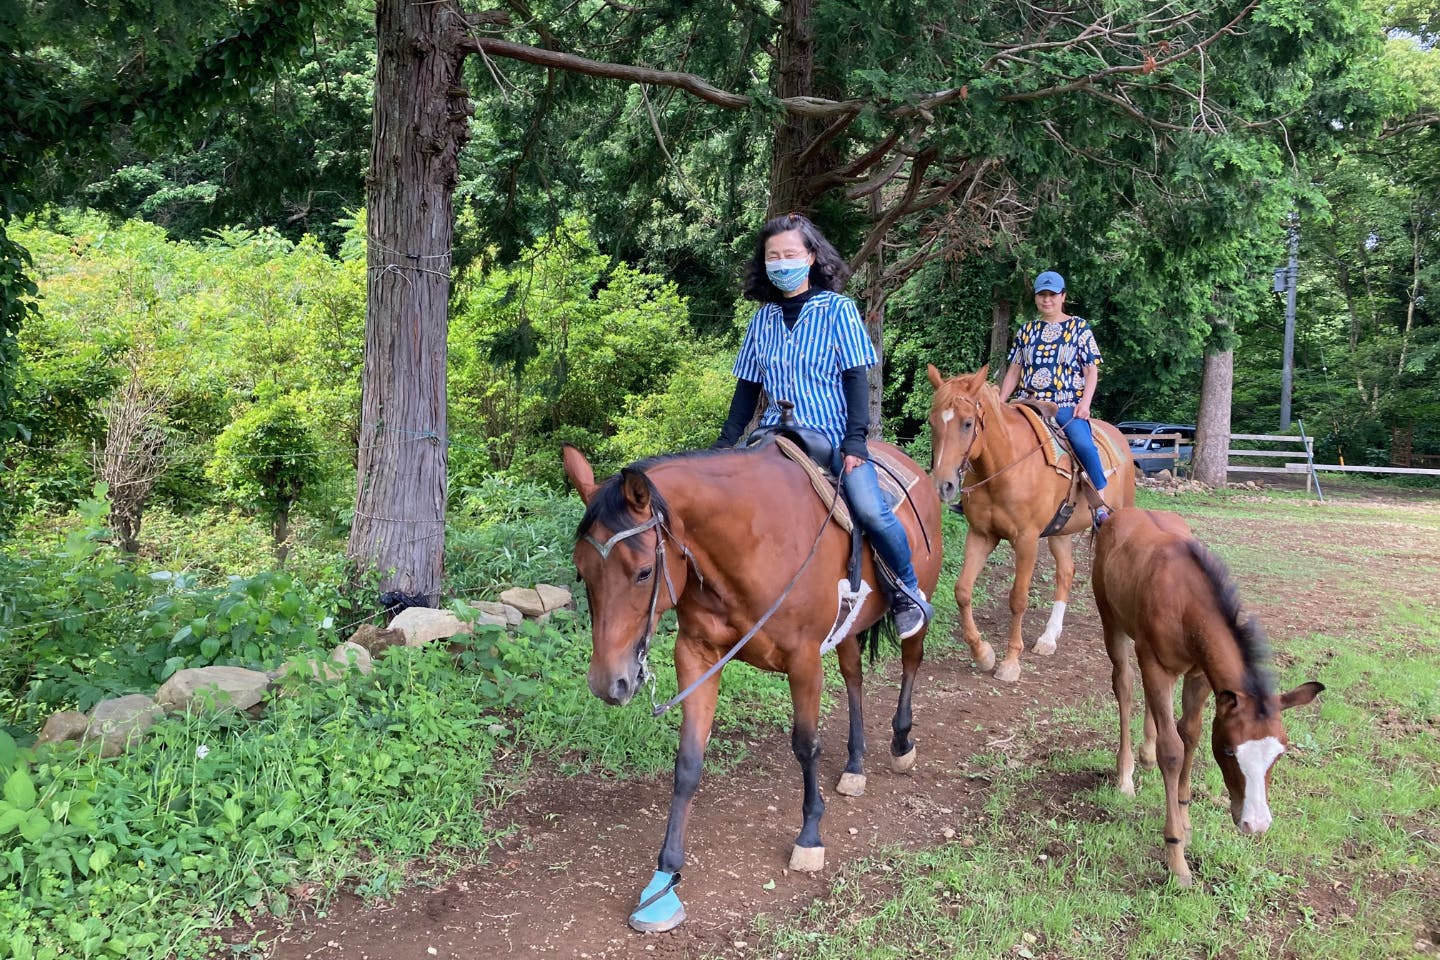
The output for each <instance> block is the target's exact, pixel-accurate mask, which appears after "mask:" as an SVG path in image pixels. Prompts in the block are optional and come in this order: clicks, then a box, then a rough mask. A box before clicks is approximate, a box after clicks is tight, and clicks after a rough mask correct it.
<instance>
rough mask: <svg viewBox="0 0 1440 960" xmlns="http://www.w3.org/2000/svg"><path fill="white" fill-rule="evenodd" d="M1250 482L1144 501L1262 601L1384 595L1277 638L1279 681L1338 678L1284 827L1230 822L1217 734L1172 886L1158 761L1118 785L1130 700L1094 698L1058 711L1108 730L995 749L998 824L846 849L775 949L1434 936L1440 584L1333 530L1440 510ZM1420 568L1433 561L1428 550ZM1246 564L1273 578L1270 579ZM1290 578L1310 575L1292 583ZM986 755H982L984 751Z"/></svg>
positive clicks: (893, 951) (1077, 952)
mask: <svg viewBox="0 0 1440 960" xmlns="http://www.w3.org/2000/svg"><path fill="white" fill-rule="evenodd" d="M1235 493H1237V492H1236V491H1224V492H1223V493H1222V494H1220V495H1216V494H1204V495H1187V496H1185V497H1177V498H1170V497H1163V496H1155V495H1152V494H1148V492H1143V491H1142V496H1141V501H1142V502H1141V505H1142V506H1146V507H1150V508H1158V509H1171V510H1176V511H1177V512H1180V513H1181V514H1182V515H1184V516H1186V518H1187V519H1189V520H1190V521H1191V522H1192V525H1193V526H1195V527H1196V528H1197V532H1199V533H1200V534H1201V536H1202V538H1203V539H1206V540H1207V541H1208V542H1209V543H1210V544H1211V545H1212V547H1214V548H1215V549H1216V550H1217V552H1220V553H1222V555H1224V556H1226V557H1227V558H1229V559H1230V561H1231V564H1232V567H1233V568H1234V569H1235V570H1236V573H1237V576H1240V578H1241V583H1242V588H1243V590H1244V594H1245V597H1246V600H1247V603H1254V604H1258V605H1262V606H1267V607H1270V608H1282V607H1284V605H1285V604H1286V603H1288V602H1290V601H1291V599H1292V598H1293V596H1294V595H1295V594H1296V593H1300V592H1303V591H1304V589H1305V582H1306V581H1310V580H1313V579H1314V578H1316V577H1320V576H1325V577H1328V578H1329V581H1330V587H1329V589H1331V590H1332V591H1338V592H1340V593H1342V594H1344V595H1345V596H1346V597H1347V598H1353V599H1355V600H1357V601H1360V602H1362V603H1364V604H1367V605H1368V604H1376V605H1377V608H1376V615H1375V617H1374V618H1373V619H1371V620H1370V621H1368V623H1367V625H1366V629H1365V630H1364V632H1363V633H1358V634H1345V635H1334V634H1332V633H1329V632H1326V631H1325V630H1324V628H1323V627H1322V626H1321V625H1320V624H1313V625H1312V628H1311V629H1309V630H1301V631H1298V632H1286V633H1285V635H1283V636H1277V635H1275V634H1274V633H1272V640H1273V641H1274V642H1275V645H1276V648H1277V651H1283V658H1282V660H1281V665H1280V667H1279V669H1278V673H1279V674H1280V676H1279V677H1278V678H1277V679H1278V681H1279V682H1280V683H1281V684H1282V685H1283V686H1285V687H1287V688H1288V686H1292V685H1294V684H1296V683H1299V682H1301V681H1303V680H1306V679H1310V678H1312V677H1313V678H1317V679H1320V680H1322V681H1323V682H1324V683H1325V684H1326V687H1327V689H1326V692H1325V693H1324V694H1323V695H1322V697H1321V700H1320V702H1319V704H1318V706H1316V705H1311V706H1310V707H1304V708H1297V709H1296V710H1293V711H1290V712H1289V713H1287V715H1286V725H1287V732H1288V734H1289V737H1290V741H1291V750H1290V752H1289V753H1288V754H1287V755H1286V756H1285V757H1284V758H1282V760H1281V761H1280V762H1279V764H1278V766H1277V768H1276V771H1275V775H1274V780H1273V784H1272V794H1271V804H1272V809H1273V810H1274V812H1275V815H1276V822H1275V825H1274V826H1273V827H1272V828H1271V830H1270V832H1269V833H1267V834H1266V835H1265V836H1264V837H1262V838H1247V837H1243V836H1241V835H1240V834H1239V833H1238V831H1236V830H1235V829H1234V827H1233V826H1232V824H1231V823H1230V819H1229V816H1228V812H1227V802H1226V794H1225V789H1224V785H1223V782H1222V780H1221V778H1220V776H1219V772H1218V770H1217V769H1216V767H1215V766H1214V764H1213V762H1211V761H1210V760H1209V758H1208V756H1207V751H1206V750H1202V751H1201V754H1200V756H1199V757H1198V758H1197V765H1196V802H1195V805H1194V808H1193V814H1192V815H1193V820H1194V828H1195V833H1194V838H1193V840H1192V842H1191V844H1190V847H1189V854H1190V861H1191V866H1192V869H1193V870H1194V872H1195V877H1196V886H1195V887H1193V888H1191V889H1188V890H1186V889H1181V888H1178V887H1176V886H1174V885H1173V884H1172V883H1171V882H1169V881H1168V879H1167V876H1166V873H1165V870H1164V866H1163V861H1162V859H1161V848H1162V843H1161V828H1162V825H1163V814H1164V812H1163V804H1162V797H1163V793H1162V791H1161V787H1160V783H1159V778H1158V774H1157V773H1155V772H1154V771H1140V772H1139V776H1138V783H1139V788H1140V789H1139V795H1138V796H1137V797H1136V798H1126V797H1123V796H1121V795H1120V794H1119V793H1118V792H1117V791H1116V790H1115V789H1114V787H1113V766H1114V752H1113V751H1114V747H1113V743H1114V738H1115V736H1116V732H1115V720H1114V706H1113V702H1112V701H1110V699H1109V697H1108V696H1107V697H1101V698H1097V699H1092V700H1090V701H1089V702H1087V703H1085V704H1083V705H1081V706H1080V707H1079V708H1066V709H1065V710H1063V711H1057V712H1055V713H1052V714H1049V715H1050V716H1051V719H1052V721H1059V722H1063V723H1064V724H1065V726H1066V728H1067V729H1069V730H1071V731H1076V732H1078V733H1079V734H1080V742H1082V743H1083V742H1086V741H1089V742H1092V743H1094V744H1095V746H1094V747H1092V748H1078V747H1077V748H1075V749H1072V750H1071V751H1069V752H1066V753H1061V754H1059V755H1056V756H1053V757H1051V758H1050V759H1048V760H1047V762H1046V764H1045V765H1044V766H1042V767H1039V768H1033V767H1032V768H1024V769H1019V770H1017V769H1014V768H1007V767H1005V766H1004V765H1003V763H1000V762H998V761H999V758H994V759H995V760H996V761H997V762H996V763H994V764H993V765H992V766H993V769H991V770H989V771H988V772H989V773H990V774H991V776H992V780H991V784H992V785H991V792H990V794H989V796H988V797H987V799H986V803H985V815H984V817H982V818H981V820H980V821H979V823H980V824H983V825H984V826H983V828H982V829H979V830H975V829H972V831H971V832H970V833H969V834H962V835H961V836H958V837H956V839H955V840H954V841H952V842H950V843H947V844H944V845H942V846H939V847H935V848H932V849H926V850H921V851H918V852H908V853H906V852H892V853H889V854H885V855H882V856H879V857H876V858H872V859H870V860H866V861H862V862H857V863H853V864H851V865H849V866H847V867H846V868H844V869H842V871H841V872H840V876H839V877H838V878H837V879H836V881H835V882H834V884H833V885H832V887H831V889H830V891H829V893H828V894H827V895H826V896H825V897H824V898H823V899H821V900H819V901H817V902H816V903H815V904H814V905H812V906H811V907H810V908H809V910H808V911H807V912H806V913H804V914H803V915H802V916H800V917H798V918H796V919H794V920H793V921H788V922H784V923H776V922H774V921H773V920H770V919H762V920H760V921H758V922H757V928H758V930H757V932H758V934H759V936H760V940H761V948H760V950H759V953H758V954H757V955H762V956H763V955H775V954H780V953H783V955H784V956H785V957H787V958H807V957H813V958H829V957H847V958H863V960H871V958H874V960H879V958H890V957H895V958H900V957H915V956H935V957H965V958H1001V957H1004V958H1013V957H1016V956H1019V957H1027V958H1028V957H1054V958H1062V957H1063V958H1116V957H1124V958H1151V957H1154V958H1162V957H1163V958H1170V957H1215V956H1223V957H1236V958H1256V960H1260V958H1271V957H1277V956H1280V957H1304V958H1308V957H1323V958H1327V960H1328V958H1332V957H1333V958H1365V960H1372V958H1385V957H1397V958H1398V957H1411V956H1415V955H1416V951H1415V948H1414V945H1413V944H1414V942H1415V940H1416V938H1417V937H1419V936H1422V935H1425V934H1426V931H1427V929H1430V930H1431V935H1432V936H1433V923H1434V918H1435V917H1436V916H1437V913H1440V868H1437V866H1436V864H1437V862H1440V829H1437V827H1436V824H1437V823H1440V743H1437V738H1436V736H1435V732H1436V729H1437V726H1440V600H1437V599H1436V598H1435V594H1436V591H1434V590H1430V591H1429V596H1430V599H1429V600H1428V601H1427V600H1425V599H1418V600H1417V599H1416V598H1415V597H1414V596H1413V595H1407V590H1408V588H1407V587H1406V585H1405V584H1404V583H1397V579H1399V580H1403V579H1404V578H1405V577H1404V576H1403V575H1402V576H1401V577H1399V578H1397V575H1396V571H1395V570H1394V569H1392V568H1390V567H1383V566H1382V567H1377V566H1376V565H1375V564H1373V563H1372V562H1369V561H1368V560H1367V559H1366V558H1367V556H1368V554H1369V553H1370V552H1371V551H1372V550H1375V549H1379V550H1382V551H1383V550H1384V549H1385V545H1384V544H1377V543H1375V542H1374V539H1373V538H1369V539H1355V538H1354V537H1349V538H1340V539H1335V538H1333V537H1328V538H1327V537H1326V536H1325V527H1326V526H1328V525H1334V526H1335V529H1337V530H1341V529H1344V528H1345V527H1348V525H1350V524H1352V523H1357V522H1364V521H1366V519H1367V518H1368V519H1370V521H1371V522H1372V523H1373V522H1375V521H1376V520H1381V521H1389V520H1390V519H1391V515H1392V514H1399V515H1403V516H1405V517H1406V518H1407V519H1409V520H1411V521H1413V522H1415V523H1416V525H1417V527H1418V529H1420V530H1422V531H1424V530H1428V529H1430V528H1432V527H1433V526H1434V525H1435V524H1436V523H1437V522H1440V509H1437V508H1436V507H1434V506H1433V505H1432V506H1430V507H1429V508H1416V507H1405V508H1399V509H1391V508H1385V507H1366V506H1359V505H1353V504H1352V505H1347V504H1334V505H1331V506H1330V507H1320V508H1316V507H1313V506H1309V505H1306V504H1303V503H1301V502H1299V498H1296V497H1284V496H1281V497H1275V498H1273V499H1269V500H1267V501H1265V502H1251V501H1250V500H1240V501H1238V502H1237V498H1236V497H1235V496H1233V495H1231V494H1235ZM1252 497H1253V493H1252ZM1237 518H1239V519H1244V520H1247V521H1251V522H1253V523H1259V524H1261V525H1262V530H1261V531H1260V532H1261V533H1262V534H1266V535H1270V534H1273V535H1274V537H1275V539H1276V542H1285V535H1286V530H1287V527H1288V525H1292V524H1295V523H1297V522H1303V523H1304V524H1306V525H1307V526H1310V527H1318V528H1319V529H1318V530H1316V531H1315V534H1316V536H1317V537H1318V538H1319V539H1320V540H1321V541H1322V542H1327V543H1329V545H1330V548H1331V549H1332V550H1333V551H1337V552H1339V553H1341V554H1343V556H1342V557H1341V559H1342V560H1344V562H1343V563H1342V564H1341V566H1342V567H1343V568H1344V569H1343V570H1342V571H1341V572H1342V573H1343V574H1344V575H1343V576H1336V571H1335V569H1333V568H1332V567H1330V566H1329V565H1328V560H1327V563H1326V564H1322V565H1321V566H1320V567H1318V568H1314V567H1313V565H1308V564H1306V563H1304V562H1303V560H1302V559H1300V558H1297V557H1295V556H1293V555H1286V553H1285V552H1284V551H1283V550H1277V549H1276V546H1275V543H1270V544H1265V543H1259V544H1257V543H1253V542H1249V541H1251V540H1253V539H1254V537H1255V533H1256V531H1255V530H1254V529H1242V527H1241V525H1239V524H1237ZM1202 531H1203V532H1202ZM1422 536H1424V534H1423V533H1422ZM1232 538H1233V539H1232ZM1247 538H1248V539H1247ZM1241 541H1245V542H1241ZM1350 558H1353V562H1352V561H1351V559H1350ZM1422 567H1423V569H1424V570H1425V571H1426V572H1427V575H1428V571H1429V570H1430V568H1431V565H1430V564H1422ZM1247 574H1267V576H1260V577H1259V581H1260V584H1259V585H1257V583H1256V582H1255V578H1254V577H1253V576H1252V577H1247V576H1246V575H1247ZM1268 574H1273V578H1272V577H1271V576H1268ZM1408 574H1409V571H1407V572H1406V575H1408ZM1293 576H1301V577H1303V578H1304V579H1303V581H1302V582H1301V583H1298V584H1296V583H1293V582H1289V581H1287V579H1286V578H1288V577H1293ZM1430 580H1431V582H1432V583H1433V582H1434V580H1433V577H1430ZM1028 719H1029V720H1030V721H1032V722H1033V720H1034V719H1035V718H1034V717H1033V716H1032V717H1029V718H1028ZM1021 726H1022V727H1023V726H1024V721H1022V722H1021ZM1207 726H1208V723H1207ZM1052 729H1053V728H1052ZM970 763H971V765H972V766H973V767H974V768H975V769H977V770H986V764H987V758H986V757H984V756H977V757H973V758H971V760H970ZM1083 771H1090V772H1093V773H1095V774H1096V775H1097V776H1099V777H1100V785H1099V786H1098V787H1096V788H1094V789H1091V790H1081V791H1079V792H1074V793H1073V794H1072V795H1070V796H1068V797H1063V796H1062V797H1061V798H1060V799H1059V803H1060V807H1061V809H1060V810H1059V812H1058V813H1057V812H1056V810H1055V804H1056V799H1057V798H1056V793H1055V789H1054V786H1055V778H1056V777H1057V776H1061V775H1064V774H1067V773H1074V772H1083ZM1427 924H1429V928H1427Z"/></svg>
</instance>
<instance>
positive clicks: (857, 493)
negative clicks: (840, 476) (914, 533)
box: [841, 460, 920, 591]
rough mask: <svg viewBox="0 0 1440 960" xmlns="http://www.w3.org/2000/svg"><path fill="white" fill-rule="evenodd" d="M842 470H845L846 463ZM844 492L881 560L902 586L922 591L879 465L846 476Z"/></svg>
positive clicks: (846, 500)
mask: <svg viewBox="0 0 1440 960" xmlns="http://www.w3.org/2000/svg"><path fill="white" fill-rule="evenodd" d="M841 469H842V470H843V469H844V465H843V463H842V465H841ZM842 489H843V490H844V491H845V502H846V503H848V504H849V505H850V515H851V516H852V517H853V518H854V520H855V522H856V523H857V524H859V526H860V529H861V530H863V531H864V532H865V534H866V535H867V536H868V537H869V538H870V543H871V545H872V546H874V547H875V552H876V553H878V554H879V555H880V559H881V560H884V561H885V565H886V566H888V567H889V568H890V569H891V570H893V571H894V572H895V576H896V577H898V578H899V579H900V582H901V583H903V584H904V585H905V586H906V587H908V588H909V589H910V590H912V591H918V590H919V589H920V584H919V581H918V580H917V579H916V577H915V565H914V564H912V563H911V562H910V541H909V540H908V539H906V537H905V528H904V526H902V525H901V523H900V521H899V520H897V519H896V518H895V513H894V511H892V510H891V509H890V505H889V504H887V503H886V502H885V497H884V495H883V494H882V493H881V492H880V480H879V477H878V476H877V475H876V473H875V464H873V463H871V462H870V461H869V460H866V461H865V462H864V463H862V464H860V466H858V467H856V468H855V469H853V470H851V471H850V472H849V473H847V474H845V475H844V481H843V484H842Z"/></svg>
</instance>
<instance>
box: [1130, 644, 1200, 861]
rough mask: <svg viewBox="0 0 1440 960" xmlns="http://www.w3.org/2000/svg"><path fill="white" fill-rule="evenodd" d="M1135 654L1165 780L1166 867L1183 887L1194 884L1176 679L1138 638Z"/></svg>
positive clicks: (1157, 758) (1162, 776)
mask: <svg viewBox="0 0 1440 960" xmlns="http://www.w3.org/2000/svg"><path fill="white" fill-rule="evenodd" d="M1135 641H1136V645H1135V650H1136V655H1137V659H1138V660H1139V661H1140V680H1141V683H1142V684H1143V685H1144V687H1145V709H1146V710H1147V711H1149V713H1150V715H1151V716H1152V717H1154V719H1155V737H1156V760H1157V761H1158V762H1159V764H1160V776H1161V778H1162V779H1163V780H1164V781H1165V866H1166V867H1167V868H1169V870H1170V875H1171V876H1173V877H1174V878H1175V882H1176V883H1178V884H1179V885H1180V886H1182V887H1188V886H1190V884H1191V883H1192V882H1193V881H1192V879H1191V876H1190V866H1189V864H1187V863H1186V862H1185V841H1186V839H1187V838H1186V836H1185V823H1186V820H1187V818H1186V817H1185V816H1184V815H1183V813H1182V812H1181V807H1180V768H1181V765H1182V764H1183V763H1184V761H1185V745H1184V743H1183V742H1182V741H1181V739H1180V731H1179V730H1178V729H1177V728H1176V726H1175V678H1174V677H1173V676H1171V675H1170V674H1168V673H1166V671H1165V668H1164V667H1162V666H1160V664H1159V663H1157V662H1155V661H1154V660H1153V659H1152V658H1151V657H1149V656H1148V650H1146V651H1145V652H1142V650H1141V646H1142V644H1141V640H1140V638H1139V637H1136V638H1135Z"/></svg>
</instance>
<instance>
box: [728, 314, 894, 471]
mask: <svg viewBox="0 0 1440 960" xmlns="http://www.w3.org/2000/svg"><path fill="white" fill-rule="evenodd" d="M875 360H876V356H875V348H874V346H873V345H872V344H871V343H870V335H869V334H868V333H867V332H866V330H865V323H864V321H862V320H861V319H860V311H859V310H858V309H856V307H855V301H854V300H851V299H850V298H849V297H846V296H842V295H841V294H838V293H832V292H830V291H829V290H822V291H820V292H819V293H816V294H815V295H814V296H812V297H811V298H810V299H808V300H806V301H805V306H803V307H802V308H801V310H800V319H799V320H798V321H797V322H796V323H795V329H793V330H787V329H785V321H784V319H783V318H782V317H781V313H780V305H779V304H777V303H767V304H764V305H762V306H761V307H760V309H758V310H756V311H755V315H754V316H753V317H751V318H750V326H749V328H748V329H746V331H745V340H744V342H743V343H741V345H740V354H739V356H737V357H736V358H735V371H734V372H735V376H737V377H740V378H742V379H744V380H754V381H756V382H758V383H761V384H763V385H764V387H765V392H766V393H768V394H769V395H770V406H769V407H768V408H767V409H766V410H765V413H764V414H762V415H761V417H760V423H761V424H763V425H766V426H768V425H770V424H772V423H776V422H778V421H779V419H780V407H779V404H778V403H776V401H778V400H789V401H790V402H791V403H793V404H795V419H796V420H797V421H798V422H799V423H800V424H801V425H802V426H806V427H810V428H811V429H813V430H819V431H820V432H821V433H823V434H825V436H826V437H828V438H829V439H830V442H831V443H834V444H836V445H837V446H838V445H839V443H840V441H841V440H842V439H843V438H844V436H845V389H844V387H843V385H842V383H841V380H840V374H841V373H842V372H843V371H845V370H849V369H850V368H852V367H868V366H870V365H871V364H873V363H874V362H875Z"/></svg>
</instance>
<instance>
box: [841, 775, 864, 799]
mask: <svg viewBox="0 0 1440 960" xmlns="http://www.w3.org/2000/svg"><path fill="white" fill-rule="evenodd" d="M835 792H836V793H838V794H840V795H841V796H844V797H863V796H865V774H863V773H851V772H849V771H848V770H847V771H846V772H844V773H842V774H840V782H839V783H837V784H835Z"/></svg>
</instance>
